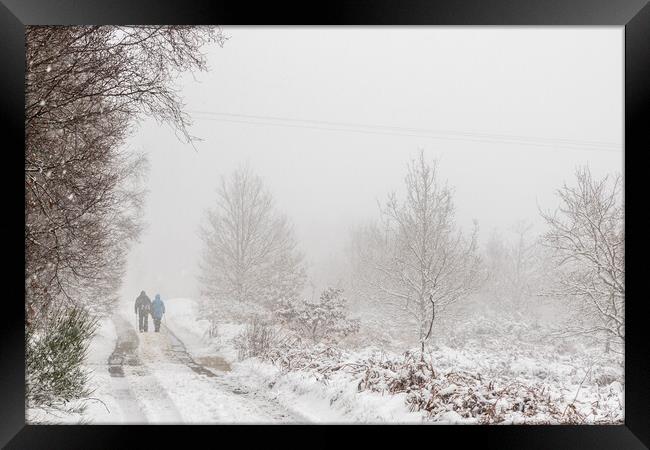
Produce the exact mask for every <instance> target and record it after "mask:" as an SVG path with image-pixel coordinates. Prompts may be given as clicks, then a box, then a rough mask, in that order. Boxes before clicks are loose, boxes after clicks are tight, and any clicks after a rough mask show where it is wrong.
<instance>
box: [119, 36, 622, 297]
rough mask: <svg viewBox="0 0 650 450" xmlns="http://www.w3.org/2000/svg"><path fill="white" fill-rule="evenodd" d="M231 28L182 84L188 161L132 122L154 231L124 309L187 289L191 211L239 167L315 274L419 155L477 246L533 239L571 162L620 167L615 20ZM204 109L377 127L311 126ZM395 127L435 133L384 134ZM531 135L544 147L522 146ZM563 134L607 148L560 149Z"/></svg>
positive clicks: (190, 290) (157, 132) (193, 227)
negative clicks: (146, 165) (266, 194)
mask: <svg viewBox="0 0 650 450" xmlns="http://www.w3.org/2000/svg"><path fill="white" fill-rule="evenodd" d="M224 31H225V32H226V34H228V35H229V36H230V37H231V38H230V40H229V41H227V43H226V44H225V46H224V47H223V48H219V47H218V46H216V45H215V46H214V47H211V48H209V49H207V51H206V53H207V54H208V58H209V64H210V68H211V71H210V72H209V73H196V74H194V75H191V74H184V75H182V76H181V77H179V79H178V88H179V91H180V94H181V95H182V96H183V98H184V100H185V102H186V109H187V110H188V111H192V112H193V113H192V116H193V117H194V125H193V127H192V129H191V132H192V134H193V135H195V136H198V137H200V138H201V139H202V141H201V142H199V143H197V144H196V151H195V150H194V149H193V148H192V147H191V146H190V145H188V144H184V143H183V142H181V141H179V140H178V139H177V138H176V136H175V135H174V133H173V132H172V131H171V130H170V129H169V128H168V127H166V126H164V125H160V124H159V123H157V122H156V121H155V120H145V121H143V122H142V123H141V124H140V126H139V127H138V129H137V131H136V132H135V133H134V134H133V136H132V138H131V139H129V141H128V148H130V149H132V150H134V151H140V152H145V153H147V154H148V157H149V160H150V167H151V170H150V173H149V178H148V182H147V189H148V190H149V194H148V196H147V203H146V210H145V221H146V222H147V229H146V231H145V232H144V233H143V235H142V237H141V242H140V243H139V244H136V245H135V246H134V247H133V250H132V252H131V255H130V258H129V263H128V267H127V274H126V279H125V284H124V287H123V290H122V293H123V296H124V298H126V299H128V300H132V299H134V298H135V296H136V295H137V294H138V293H139V292H140V290H141V289H145V290H147V292H148V293H150V294H151V295H153V294H155V293H156V292H159V293H160V294H161V295H162V296H163V298H170V297H180V296H194V295H196V294H197V283H196V278H195V277H196V273H197V270H196V269H197V262H198V260H199V250H200V241H199V239H198V237H197V233H196V232H197V229H198V226H199V223H200V220H201V217H202V215H203V212H204V210H205V209H206V208H207V207H209V206H211V205H212V204H213V202H214V199H215V189H216V187H217V184H218V181H219V177H220V176H221V175H223V174H228V173H230V172H231V171H232V170H233V169H235V168H236V167H237V166H238V165H239V164H240V163H243V162H248V163H249V164H250V166H251V168H252V169H253V171H254V172H255V173H257V174H259V175H260V176H261V177H262V178H263V179H264V182H265V184H266V186H267V187H268V188H269V189H270V191H271V192H272V194H273V195H274V197H275V200H276V202H277V206H278V208H279V209H280V210H282V211H283V212H284V213H286V214H287V216H288V217H289V218H290V219H291V221H292V223H293V225H294V228H295V231H296V234H297V236H298V238H299V240H300V245H301V248H302V250H303V252H304V253H305V255H306V257H307V261H308V262H309V263H310V265H311V267H312V269H313V271H314V273H318V271H319V268H322V267H325V266H326V263H327V262H328V261H330V260H335V259H336V258H337V257H339V256H338V255H339V253H340V251H341V249H342V248H343V246H344V245H345V242H346V240H347V238H348V236H349V230H350V228H351V227H353V226H355V225H358V224H361V223H363V222H365V221H367V220H371V219H373V218H375V217H376V216H377V209H378V208H377V201H378V200H379V201H382V200H384V199H385V198H386V195H387V194H388V193H389V192H391V191H393V190H396V191H397V192H399V190H400V189H401V188H402V185H403V178H404V175H405V173H406V165H407V163H408V161H409V158H412V157H414V156H416V154H417V152H418V150H419V149H424V151H425V153H426V155H427V156H428V158H429V159H432V158H434V157H435V158H438V159H439V170H440V175H441V177H442V178H443V179H444V180H447V181H448V182H449V184H450V185H451V186H453V188H454V191H455V196H454V199H455V204H456V208H457V219H458V223H459V224H460V225H461V226H462V227H463V228H464V229H466V230H467V229H469V226H470V225H471V222H472V219H477V220H478V223H479V226H480V230H481V231H480V239H481V241H482V243H484V242H485V240H486V239H487V237H488V236H489V234H490V232H491V231H492V230H493V229H495V228H497V229H501V230H503V233H502V234H504V235H507V229H508V227H510V226H511V225H512V224H513V223H514V222H515V221H517V220H519V219H527V220H529V221H531V222H533V223H534V224H536V229H535V230H536V231H541V223H540V219H539V214H538V209H537V208H538V205H539V206H540V207H542V208H552V207H555V206H556V205H557V201H556V198H555V197H554V190H555V189H557V188H559V187H560V186H561V184H562V183H563V182H564V181H565V180H566V181H569V182H570V181H571V179H572V176H573V172H574V169H575V167H576V166H577V165H579V164H589V166H590V168H591V170H592V173H593V174H594V175H595V176H602V175H605V174H607V173H613V172H621V171H622V164H623V149H622V147H623V145H622V142H623V28H622V27H605V28H595V27H581V28H568V27H553V28H551V27H545V28H533V27H529V28H518V27H510V28H485V27H453V28H450V27H359V28H341V27H314V28H308V27H294V28H281V27H230V26H226V27H224ZM197 111H202V112H212V113H228V114H235V115H236V114H241V115H247V116H259V117H283V118H293V119H301V120H314V121H323V122H337V123H349V124H367V125H373V126H375V125H380V126H383V127H388V128H373V130H377V132H376V133H375V132H361V131H359V130H360V128H359V127H357V128H356V129H355V128H354V127H351V128H352V129H353V130H356V131H353V130H350V129H347V130H345V131H340V130H336V128H341V127H340V126H333V125H332V126H329V127H328V126H327V125H323V124H321V125H319V126H321V127H328V128H329V129H327V130H315V129H311V128H305V127H303V126H298V125H300V123H298V122H282V121H276V120H271V119H250V118H243V117H239V116H229V117H224V116H217V115H207V114H205V113H200V114H199V113H196V112H197ZM219 118H221V119H223V118H227V119H228V120H234V121H243V122H248V123H239V122H232V121H230V122H229V121H223V120H216V119H219ZM260 122H264V123H260ZM269 122H273V123H276V124H284V125H285V126H275V125H270V124H269ZM305 123H306V122H305ZM286 125H289V126H286ZM389 127H398V128H418V129H427V130H436V131H438V132H440V133H443V134H441V135H438V137H439V138H433V137H428V136H404V135H391V134H382V133H388V132H390V131H391V130H390V128H389ZM365 130H367V129H365ZM450 132H462V133H469V134H465V135H463V136H465V137H464V138H463V139H460V138H459V137H460V135H458V134H449V133H450ZM403 134H405V133H403ZM481 134H489V135H507V136H520V137H524V138H525V139H527V141H524V143H512V142H507V143H505V142H498V141H497V142H495V139H494V138H485V137H482V136H481ZM440 137H445V138H444V139H442V138H440ZM536 139H548V140H550V141H549V142H551V144H550V145H549V146H544V147H540V146H535V145H530V142H531V140H536ZM567 140H576V141H581V142H585V141H589V142H596V143H608V146H607V148H604V147H603V146H600V145H598V144H594V146H593V147H587V146H586V145H585V144H581V146H582V147H583V148H580V149H575V148H567V147H566V142H567ZM526 142H528V143H526ZM553 142H554V143H555V144H553ZM554 145H555V146H554Z"/></svg>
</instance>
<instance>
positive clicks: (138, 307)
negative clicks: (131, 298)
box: [135, 291, 151, 331]
mask: <svg viewBox="0 0 650 450" xmlns="http://www.w3.org/2000/svg"><path fill="white" fill-rule="evenodd" d="M150 312H151V300H150V299H149V297H147V294H145V293H144V291H142V292H140V295H138V298H136V299H135V313H136V314H137V315H138V319H139V320H138V327H139V328H140V331H149V313H150Z"/></svg>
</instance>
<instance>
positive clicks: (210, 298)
mask: <svg viewBox="0 0 650 450" xmlns="http://www.w3.org/2000/svg"><path fill="white" fill-rule="evenodd" d="M200 235H201V237H202V239H203V242H204V251H203V258H202V261H201V276H200V281H201V282H202V284H203V292H202V293H203V295H204V296H205V297H206V301H207V304H206V309H207V311H206V312H207V314H208V315H209V316H210V317H213V318H214V317H215V314H216V313H217V312H219V313H220V314H223V313H224V312H228V311H231V312H232V311H236V310H239V311H238V312H239V313H240V314H243V315H249V314H250V313H251V310H252V309H253V308H258V309H259V308H260V307H261V308H270V307H271V306H272V305H273V304H274V302H276V301H279V300H282V299H284V298H289V299H293V298H295V297H297V296H298V295H299V294H300V293H301V290H302V288H303V285H304V282H305V271H304V268H303V265H302V259H303V256H302V254H301V253H300V252H299V251H298V249H297V241H296V238H295V236H294V233H293V229H292V227H291V225H290V224H289V221H288V220H287V218H286V217H285V216H284V215H282V214H279V213H278V212H277V211H276V210H275V206H274V202H273V198H272V196H271V194H270V193H269V192H268V191H267V190H266V189H265V188H264V185H263V183H262V179H261V178H260V177H258V176H256V175H254V174H253V173H252V172H251V171H250V169H249V168H248V167H246V166H244V167H240V168H239V169H237V170H236V171H235V172H234V173H232V174H231V175H230V177H227V178H226V177H222V178H221V185H220V186H219V188H218V189H217V202H216V206H215V208H214V209H210V210H208V212H207V214H206V220H205V222H204V224H203V225H202V227H201V229H200Z"/></svg>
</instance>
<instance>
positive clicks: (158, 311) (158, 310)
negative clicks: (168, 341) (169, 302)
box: [151, 294, 165, 332]
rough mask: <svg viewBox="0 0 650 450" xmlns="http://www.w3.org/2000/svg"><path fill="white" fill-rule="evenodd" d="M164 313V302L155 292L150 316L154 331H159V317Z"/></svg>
mask: <svg viewBox="0 0 650 450" xmlns="http://www.w3.org/2000/svg"><path fill="white" fill-rule="evenodd" d="M163 314H165V304H164V303H163V301H162V300H161V299H160V294H156V298H155V300H154V301H153V303H151V316H152V317H153V325H154V328H155V330H156V332H158V331H160V319H162V316H163Z"/></svg>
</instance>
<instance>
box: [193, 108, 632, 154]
mask: <svg viewBox="0 0 650 450" xmlns="http://www.w3.org/2000/svg"><path fill="white" fill-rule="evenodd" d="M188 112H190V113H194V114H201V115H205V116H208V117H197V119H200V120H212V121H220V122H230V123H241V124H248V125H270V126H280V127H289V128H306V129H314V130H323V131H336V132H354V133H362V134H374V135H392V136H407V137H426V138H431V139H442V140H461V141H470V142H487V143H506V144H519V145H530V146H536V147H550V148H572V149H577V150H594V151H606V152H620V150H621V149H620V147H619V146H617V145H616V144H614V143H610V142H596V141H579V140H574V139H562V138H558V139H551V138H539V137H530V136H517V135H504V134H491V133H477V132H468V131H439V130H429V129H422V128H405V127H395V126H385V125H369V124H360V123H351V122H333V121H324V120H308V119H293V118H288V117H278V116H262V115H250V114H233V113H220V112H212V111H188Z"/></svg>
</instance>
